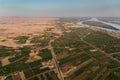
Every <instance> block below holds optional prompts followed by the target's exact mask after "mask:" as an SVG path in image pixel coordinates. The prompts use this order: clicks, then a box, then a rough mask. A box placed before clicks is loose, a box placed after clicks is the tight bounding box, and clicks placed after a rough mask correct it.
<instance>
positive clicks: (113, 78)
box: [0, 18, 120, 80]
mask: <svg viewBox="0 0 120 80" xmlns="http://www.w3.org/2000/svg"><path fill="white" fill-rule="evenodd" d="M83 20H86V18H82V19H81V21H83ZM72 21H73V22H72ZM76 21H78V20H77V18H76V19H69V18H68V19H60V20H59V21H58V22H57V23H53V24H52V25H54V27H51V28H47V29H46V30H45V31H44V32H36V33H29V34H23V35H18V36H15V37H10V38H9V37H7V38H6V39H5V40H7V39H11V40H12V39H13V40H14V41H15V43H16V44H17V46H15V47H9V46H8V45H6V46H5V45H0V79H4V78H5V79H4V80H62V78H63V80H120V73H119V71H120V58H119V57H120V56H119V53H120V39H119V38H117V37H114V36H111V35H109V34H108V33H107V32H106V31H101V30H99V29H93V28H88V27H84V26H78V25H76V24H75V22H76ZM34 25H35V24H34ZM36 25H37V24H36ZM45 25H51V24H45ZM45 25H44V26H45ZM98 25H103V24H98ZM74 26H75V27H74ZM105 26H106V25H105ZM83 76H84V77H83Z"/></svg>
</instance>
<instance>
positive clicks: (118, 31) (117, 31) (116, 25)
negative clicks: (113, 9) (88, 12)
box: [77, 18, 120, 33]
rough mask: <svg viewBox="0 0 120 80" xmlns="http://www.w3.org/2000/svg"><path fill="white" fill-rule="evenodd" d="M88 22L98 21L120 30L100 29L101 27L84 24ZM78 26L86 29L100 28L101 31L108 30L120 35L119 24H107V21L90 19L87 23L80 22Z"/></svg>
mask: <svg viewBox="0 0 120 80" xmlns="http://www.w3.org/2000/svg"><path fill="white" fill-rule="evenodd" d="M86 21H97V22H101V23H104V24H107V25H110V26H113V27H115V28H117V29H119V30H113V29H107V28H102V27H99V26H91V25H87V24H83V22H86ZM77 24H78V25H82V26H86V27H96V28H99V29H102V30H107V31H111V32H115V33H120V25H118V24H113V23H109V22H105V21H101V20H98V19H97V18H91V19H89V20H85V21H81V22H78V23H77Z"/></svg>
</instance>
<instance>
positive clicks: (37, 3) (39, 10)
mask: <svg viewBox="0 0 120 80" xmlns="http://www.w3.org/2000/svg"><path fill="white" fill-rule="evenodd" d="M0 16H26V17H83V16H120V0H0Z"/></svg>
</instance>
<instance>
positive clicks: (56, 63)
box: [49, 40, 64, 80]
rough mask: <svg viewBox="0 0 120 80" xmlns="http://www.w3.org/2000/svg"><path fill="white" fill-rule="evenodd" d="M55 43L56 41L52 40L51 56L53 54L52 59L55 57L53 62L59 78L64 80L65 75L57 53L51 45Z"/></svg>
mask: <svg viewBox="0 0 120 80" xmlns="http://www.w3.org/2000/svg"><path fill="white" fill-rule="evenodd" d="M53 41H54V40H50V42H49V49H50V51H51V54H52V57H53V62H54V64H55V67H56V69H57V72H58V75H59V76H58V77H59V78H60V80H64V76H63V74H62V72H61V70H60V67H59V64H58V61H57V58H56V55H55V52H54V50H53V47H52V45H51V43H52V42H53Z"/></svg>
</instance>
